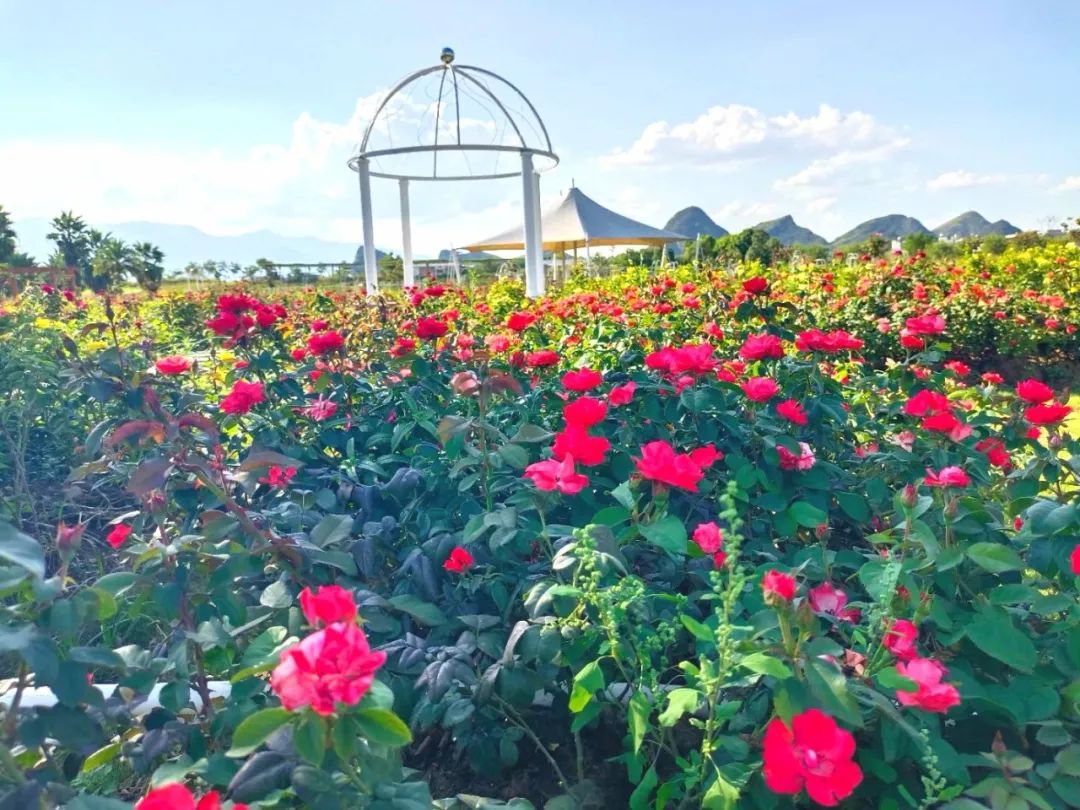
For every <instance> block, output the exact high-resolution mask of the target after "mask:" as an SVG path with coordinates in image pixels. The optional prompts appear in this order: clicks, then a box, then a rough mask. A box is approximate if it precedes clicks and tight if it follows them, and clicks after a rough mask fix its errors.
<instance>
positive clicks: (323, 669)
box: [270, 622, 386, 716]
mask: <svg viewBox="0 0 1080 810" xmlns="http://www.w3.org/2000/svg"><path fill="white" fill-rule="evenodd" d="M385 662H386V653H384V652H373V651H372V650H371V647H370V646H369V645H368V640H367V636H365V635H364V631H363V630H361V629H360V628H359V627H358V626H357V625H356V624H354V623H352V622H336V623H334V624H331V625H328V626H327V627H324V628H323V629H322V630H316V631H315V632H314V633H312V634H311V635H309V636H308V637H307V638H305V639H303V640H302V641H300V642H299V643H298V644H294V645H293V646H292V647H289V648H288V649H287V650H285V651H284V652H283V653H282V654H281V662H280V663H279V664H278V665H277V667H275V668H274V671H273V672H272V673H271V674H270V688H271V689H272V690H273V691H274V694H275V695H277V696H278V699H279V700H281V705H282V706H284V707H285V708H286V709H288V710H289V711H296V710H297V709H302V708H304V707H310V708H311V710H312V711H313V712H315V713H316V714H321V715H324V716H329V715H331V714H333V713H334V712H335V710H336V707H337V705H338V704H344V705H346V706H353V705H355V704H356V703H358V702H359V701H360V698H362V697H363V696H364V695H365V694H366V693H367V691H368V689H370V688H371V684H372V682H373V681H374V680H375V671H376V670H377V669H378V668H379V667H381V666H382V665H383V664H384V663H385Z"/></svg>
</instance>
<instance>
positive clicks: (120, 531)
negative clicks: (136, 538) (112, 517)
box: [105, 523, 133, 548]
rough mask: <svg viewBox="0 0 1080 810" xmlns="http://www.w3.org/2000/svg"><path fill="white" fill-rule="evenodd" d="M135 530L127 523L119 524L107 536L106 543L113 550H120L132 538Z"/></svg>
mask: <svg viewBox="0 0 1080 810" xmlns="http://www.w3.org/2000/svg"><path fill="white" fill-rule="evenodd" d="M132 531H133V529H132V528H131V527H130V526H128V525H127V524H126V523H117V524H116V525H115V526H113V527H112V530H111V531H110V532H109V533H108V534H107V535H105V542H106V543H108V544H109V545H110V546H112V547H113V548H120V546H122V545H124V543H125V542H126V541H127V539H128V537H130V536H131V532H132Z"/></svg>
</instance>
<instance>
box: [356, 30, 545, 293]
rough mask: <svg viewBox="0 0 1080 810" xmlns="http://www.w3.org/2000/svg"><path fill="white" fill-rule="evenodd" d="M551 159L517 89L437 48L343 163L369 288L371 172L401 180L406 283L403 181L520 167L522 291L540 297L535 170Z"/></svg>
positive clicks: (502, 172) (373, 267) (513, 171)
mask: <svg viewBox="0 0 1080 810" xmlns="http://www.w3.org/2000/svg"><path fill="white" fill-rule="evenodd" d="M435 85H437V88H436V86H435ZM463 110H464V114H463ZM470 111H472V114H470ZM408 130H413V131H412V133H411V136H405V137H403V135H404V133H405V132H406V131H408ZM508 158H509V160H508ZM512 162H513V163H516V165H511V163H512ZM558 162H559V157H558V155H556V154H555V152H554V150H553V149H552V146H551V138H550V137H549V136H548V132H547V128H546V127H545V126H544V122H543V120H541V118H540V114H539V113H538V112H537V111H536V108H535V107H534V106H533V105H532V102H530V101H529V99H528V98H526V97H525V94H524V93H522V92H521V91H520V90H519V89H518V88H517V87H515V86H514V85H513V84H511V83H510V82H509V81H507V80H506V79H504V78H503V77H502V76H500V75H498V74H497V73H493V72H491V71H490V70H485V69H484V68H479V67H474V66H471V65H455V64H454V52H453V51H452V50H451V49H450V48H443V51H442V56H441V61H440V64H438V65H434V66H432V67H427V68H424V69H422V70H418V71H416V72H415V73H411V74H409V75H408V76H406V77H405V78H404V79H402V80H401V81H400V82H398V83H397V85H395V86H394V87H393V89H391V90H390V92H389V93H387V95H386V97H385V98H384V99H383V100H382V102H381V103H380V104H379V106H378V107H377V108H376V110H375V113H374V115H373V116H372V118H371V121H370V122H369V123H368V126H367V129H366V130H365V131H364V138H363V140H362V141H361V142H360V147H359V150H358V151H357V153H356V155H354V156H353V157H352V158H350V160H349V162H348V165H349V168H350V169H352V170H353V171H355V172H356V173H357V174H358V175H359V179H360V210H361V217H362V218H363V235H364V278H365V282H366V286H367V291H368V293H369V294H371V293H375V292H377V291H378V285H379V274H378V264H377V262H376V259H375V235H374V223H373V217H372V206H371V178H372V177H382V178H387V179H390V180H397V181H398V188H399V192H400V198H401V238H402V259H403V264H404V284H405V286H406V287H409V286H412V285H413V284H414V283H415V271H414V268H413V257H412V230H411V225H410V221H409V182H410V181H412V180H417V181H421V180H423V181H450V180H498V179H502V178H508V177H516V176H518V175H520V176H521V191H522V203H523V205H522V208H523V230H524V245H525V287H526V293H527V294H528V295H529V296H530V297H536V296H539V295H543V292H544V262H543V248H542V246H541V245H542V238H541V225H540V175H539V172H540V171H542V170H547V169H551V168H554V167H555V166H556V165H558Z"/></svg>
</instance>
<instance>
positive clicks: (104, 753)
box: [81, 742, 121, 773]
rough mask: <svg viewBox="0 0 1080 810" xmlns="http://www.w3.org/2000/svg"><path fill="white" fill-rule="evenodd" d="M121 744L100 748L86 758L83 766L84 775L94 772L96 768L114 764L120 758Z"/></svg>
mask: <svg viewBox="0 0 1080 810" xmlns="http://www.w3.org/2000/svg"><path fill="white" fill-rule="evenodd" d="M120 747H121V746H120V743H118V742H114V743H109V744H108V745H106V746H105V747H104V748H99V749H98V750H97V751H95V752H94V753H92V754H91V755H90V756H88V757H87V758H86V760H85V761H84V762H83V764H82V769H81V770H82V773H86V772H87V771H92V770H94V768H100V767H101V766H102V765H105V764H107V763H109V762H112V761H113V760H114V759H116V758H117V757H118V756H120Z"/></svg>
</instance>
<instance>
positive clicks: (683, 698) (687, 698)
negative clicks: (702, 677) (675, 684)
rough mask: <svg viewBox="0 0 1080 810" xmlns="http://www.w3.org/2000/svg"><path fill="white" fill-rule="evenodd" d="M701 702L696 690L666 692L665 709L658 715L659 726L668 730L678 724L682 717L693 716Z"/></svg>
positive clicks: (681, 689) (684, 688) (685, 689)
mask: <svg viewBox="0 0 1080 810" xmlns="http://www.w3.org/2000/svg"><path fill="white" fill-rule="evenodd" d="M700 701H701V693H700V692H699V691H698V690H697V689H688V688H686V687H681V688H679V689H672V690H671V691H670V692H668V696H667V708H666V709H664V711H662V712H661V713H660V716H659V718H657V719H658V720H659V721H660V725H662V726H664V727H665V728H668V727H670V726H673V725H675V724H676V723H678V722H679V721H680V720H681V719H682V718H683V715H686V714H693V713H694V712H696V711H697V707H698V703H699V702H700Z"/></svg>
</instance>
